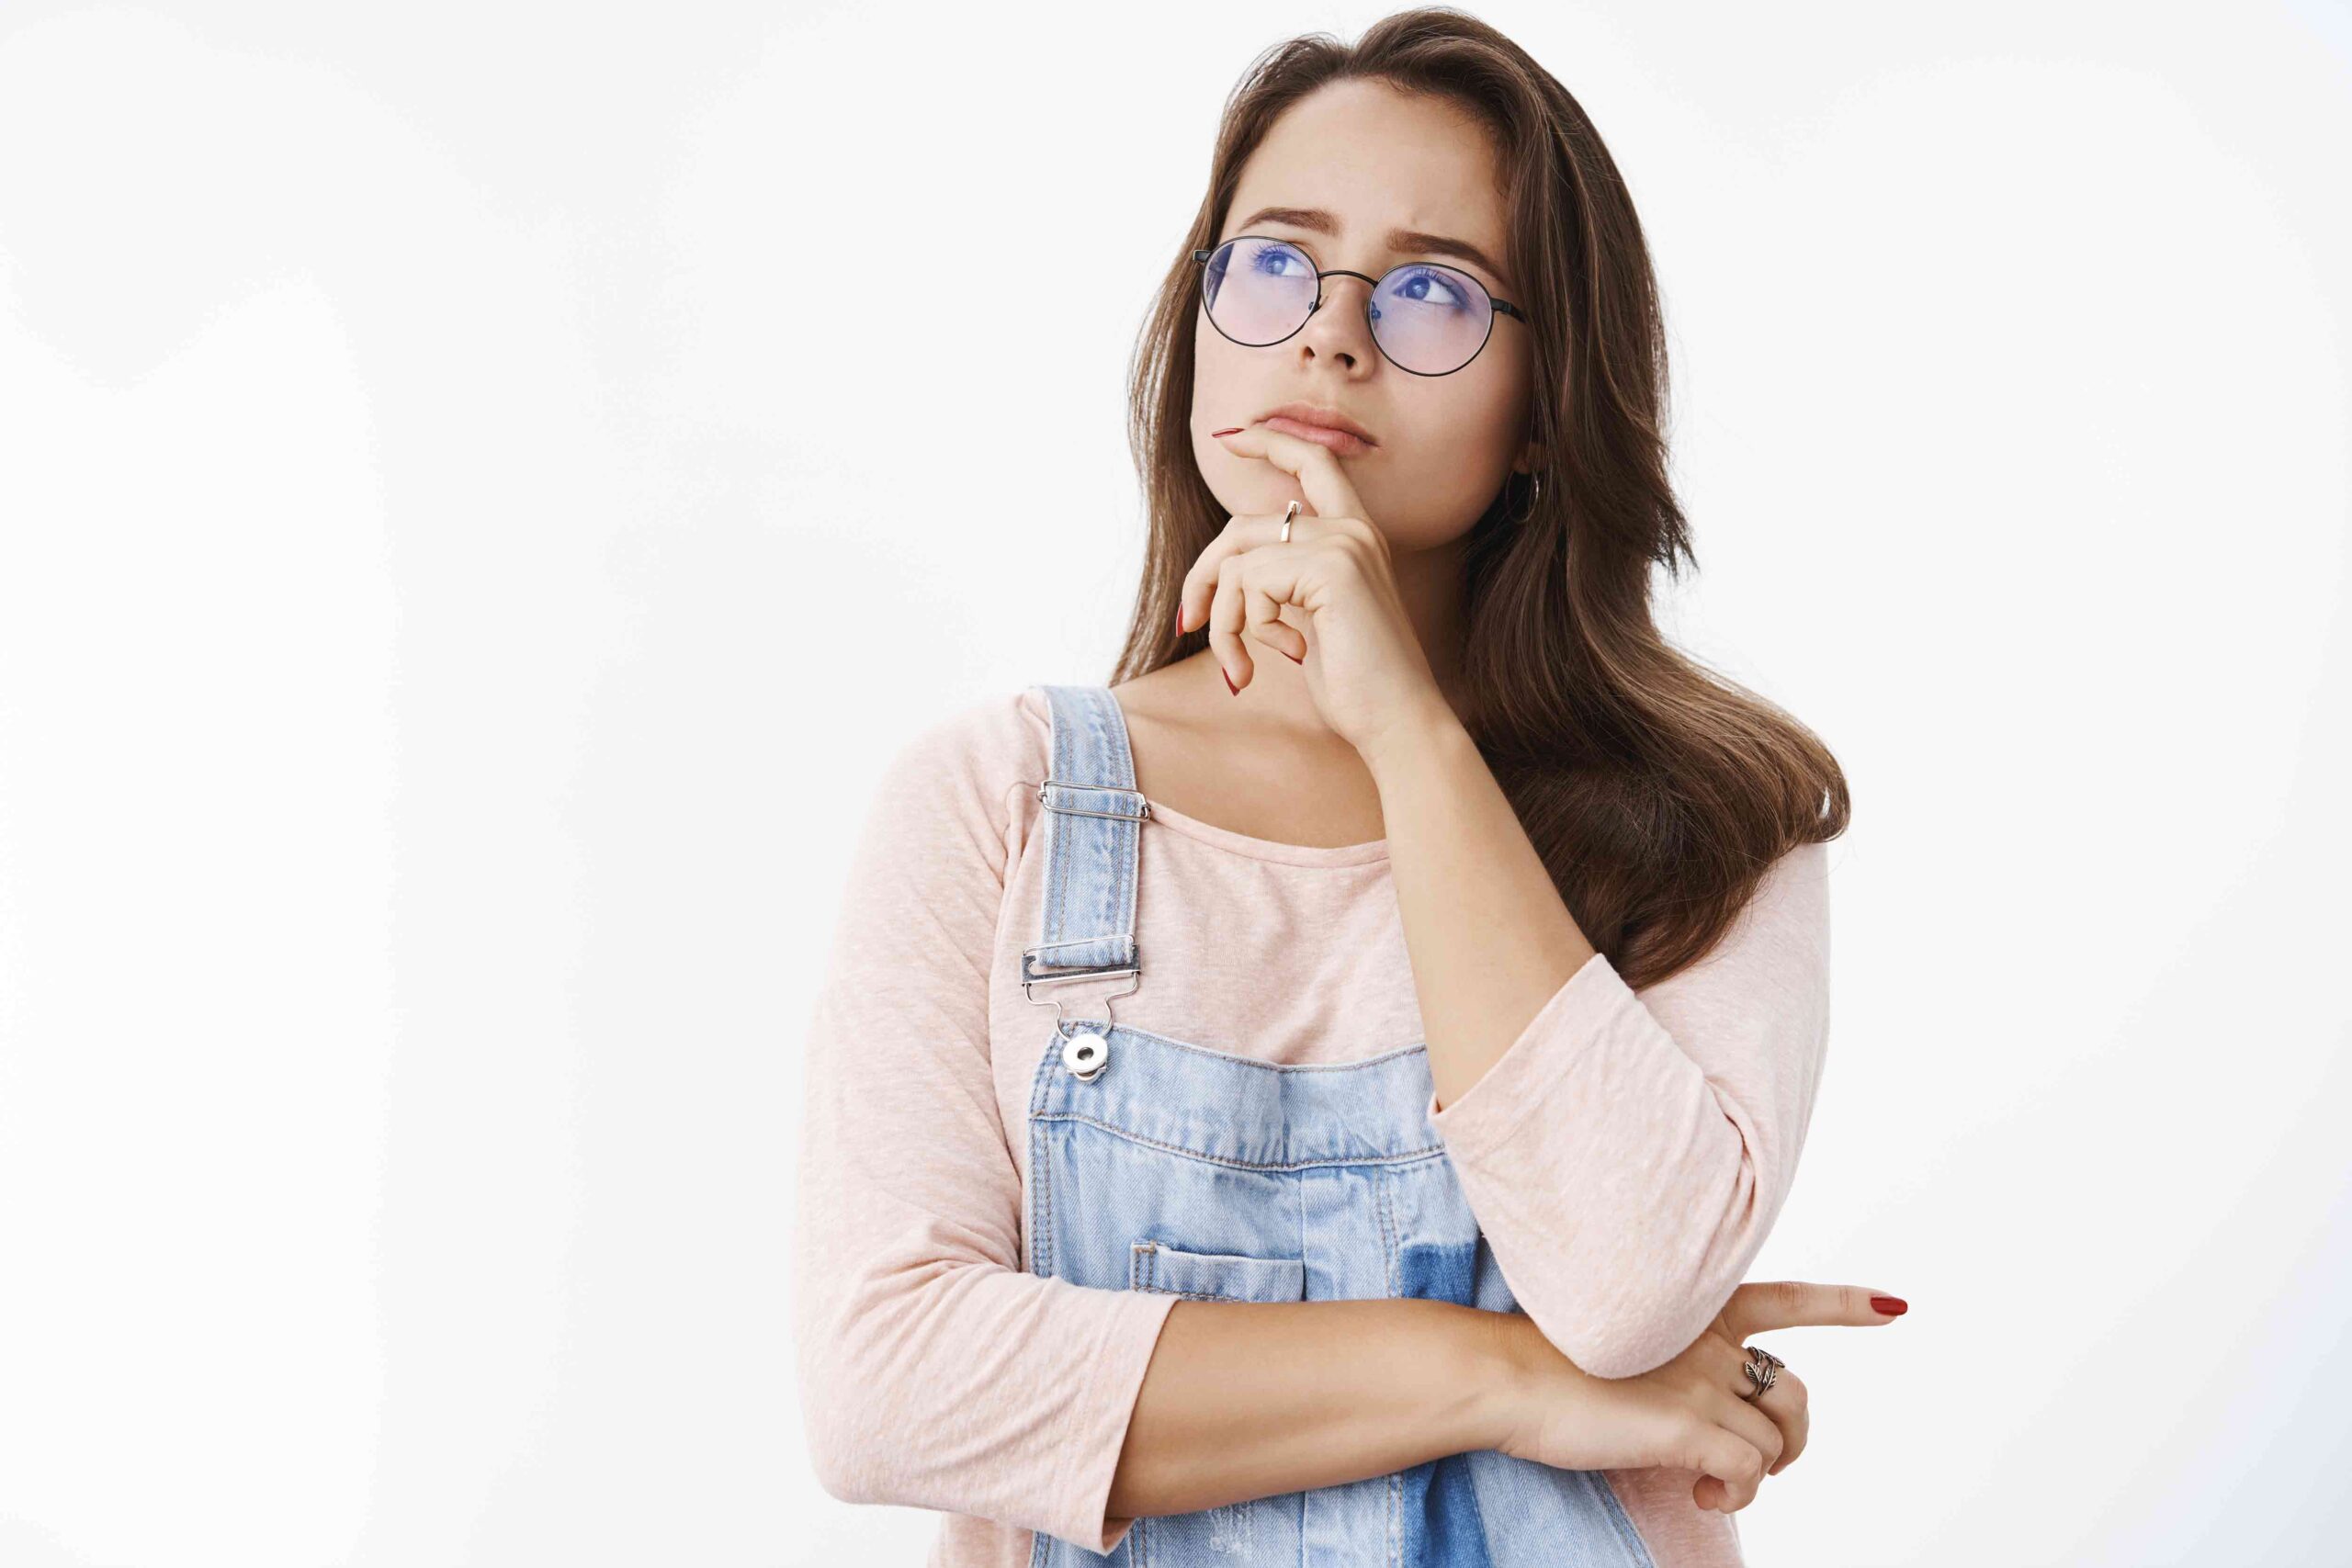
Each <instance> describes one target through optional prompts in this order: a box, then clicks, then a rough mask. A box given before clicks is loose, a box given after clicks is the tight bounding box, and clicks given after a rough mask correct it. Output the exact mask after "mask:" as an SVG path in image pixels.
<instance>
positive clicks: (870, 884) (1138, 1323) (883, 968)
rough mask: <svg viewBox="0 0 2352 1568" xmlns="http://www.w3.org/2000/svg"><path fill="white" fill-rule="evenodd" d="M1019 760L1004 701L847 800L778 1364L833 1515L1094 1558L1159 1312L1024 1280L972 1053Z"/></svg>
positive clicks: (1163, 1300)
mask: <svg viewBox="0 0 2352 1568" xmlns="http://www.w3.org/2000/svg"><path fill="white" fill-rule="evenodd" d="M1022 739H1023V731H1022V729H1021V728H1020V724H1019V716H1018V715H1017V714H1016V713H1015V712H1014V710H1013V707H1012V703H1011V702H1010V701H1007V702H1005V703H1003V704H1002V705H996V706H987V707H976V708H973V709H967V710H966V711H965V712H963V713H961V714H957V715H956V716H951V717H950V718H948V719H946V720H943V721H940V722H938V723H936V724H934V725H933V727H932V728H929V729H928V730H927V731H925V732H924V733H922V735H920V736H918V737H917V738H916V739H914V740H913V741H911V742H910V743H909V744H907V745H906V746H905V747H904V748H903V749H902V750H900V751H899V754H898V755H897V756H896V757H895V758H893V759H892V760H891V761H890V762H889V763H888V766H887V768H886V769H885V771H884V773H883V776H882V778H881V780H880V782H879V784H878V789H877V793H876V795H874V796H873V797H872V798H871V800H870V803H869V807H868V812H867V815H866V818H865V824H864V827H863V829H862V833H861V836H860V838H859V840H858V843H857V845H856V847H855V849H854V852H853V855H852V865H851V871H850V875H849V884H848V887H847V890H846V894H845V897H844V900H843V904H842V909H841V913H840V915H839V919H838V924H837V927H836V930H835V933H834V939H833V945H832V950H831V958H830V960H829V963H828V967H827V969H826V971H825V973H824V976H823V977H822V981H821V984H820V990H819V993H818V996H817V998H816V1002H815V1007H814V1010H813V1016H812V1018H811V1020H810V1023H809V1032H808V1042H807V1056H806V1061H805V1067H804V1075H803V1093H804V1099H803V1121H802V1127H801V1139H800V1146H799V1152H798V1162H797V1179H798V1188H797V1200H796V1231H795V1237H794V1247H793V1319H794V1343H795V1355H796V1360H797V1369H798V1374H799V1382H800V1401H801V1411H802V1421H803V1425H804V1428H805V1430H806V1433H807V1436H808V1439H809V1456H810V1461H811V1463H812V1465H813V1466H814V1468H815V1469H816V1471H817V1472H818V1478H819V1480H820V1483H822V1484H823V1486H824V1488H825V1490H826V1491H827V1492H829V1493H831V1495H833V1496H835V1497H838V1498H841V1499H842V1500H843V1501H846V1502H853V1503H888V1504H899V1505H903V1506H913V1507H922V1508H931V1509H937V1510H941V1511H944V1512H949V1513H956V1514H965V1515H976V1516H978V1517H984V1518H989V1519H994V1520H998V1521H1001V1522H1003V1523H1007V1524H1012V1525H1015V1526H1023V1527H1026V1528H1028V1529H1033V1530H1037V1531H1041V1532H1043V1533H1045V1534H1046V1535H1050V1536H1054V1537H1056V1538H1057V1539H1059V1540H1064V1541H1067V1542H1069V1543H1070V1544H1071V1545H1073V1546H1078V1547H1082V1548H1084V1549H1085V1550H1087V1551H1097V1552H1107V1551H1111V1550H1112V1548H1114V1546H1116V1545H1117V1544H1118V1543H1119V1541H1120V1540H1122V1539H1123V1538H1124V1537H1125V1535H1126V1533H1127V1531H1128V1529H1129V1528H1130V1527H1131V1525H1132V1524H1133V1522H1134V1521H1133V1520H1132V1519H1130V1518H1126V1517H1113V1516H1111V1515H1110V1514H1109V1512H1108V1505H1109V1497H1110V1490H1111V1482H1112V1477H1113V1474H1114V1472H1115V1470H1116V1468H1117V1464H1118V1459H1119V1453H1120V1449H1121V1446H1122V1444H1123V1443H1124V1442H1125V1437H1126V1430H1127V1424H1128V1418H1129V1416H1130V1415H1131V1414H1132V1412H1133V1409H1134V1405H1135V1399H1136V1393H1137V1391H1138V1390H1139V1389H1140V1387H1141V1386H1142V1382H1143V1376H1144V1371H1145V1369H1146V1368H1147V1366H1148V1364H1149V1362H1150V1359H1151V1354H1152V1350H1153V1348H1154V1346H1155V1344H1156V1343H1157V1341H1158V1338H1159V1330H1160V1327H1161V1325H1162V1324H1163V1322H1164V1321H1165V1319H1166V1317H1167V1314H1168V1312H1169V1310H1170V1308H1171V1307H1172V1306H1173V1305H1174V1304H1175V1303H1176V1299H1177V1298H1176V1297H1174V1296H1170V1295H1159V1294H1154V1293H1150V1292H1127V1291H1110V1290H1098V1289H1091V1288H1087V1287H1082V1286H1079V1285H1075V1284H1072V1283H1070V1282H1069V1281H1068V1280H1059V1279H1055V1278H1051V1277H1048V1276H1042V1275H1034V1274H1030V1273H1028V1272H1026V1271H1025V1270H1024V1269H1023V1253H1022V1235H1021V1225H1020V1216H1021V1186H1020V1175H1019V1170H1018V1168H1017V1167H1016V1165H1015V1164H1014V1161H1013V1157H1012V1149H1011V1146H1010V1145H1008V1143H1007V1142H1006V1137H1005V1129H1004V1125H1003V1120H1004V1119H1003V1116H1002V1115H1001V1112H1000V1111H999V1109H998V1103H997V1099H996V1093H995V1089H994V1080H993V1075H992V1072H991V1068H990V1066H989V975H990V964H991V961H992V955H993V952H994V948H995V943H996V935H997V926H998V921H999V918H1000V914H1001V906H1002V903H1003V896H1004V886H1005V861H1006V846H1007V843H1008V841H1009V829H1008V823H1009V820H1010V812H1009V809H1008V806H1009V801H1010V799H1011V792H1012V790H1013V789H1015V788H1016V787H1019V786H1018V781H1019V780H1020V779H1021V778H1022V777H1023V764H1024V761H1025V759H1024V758H1023V756H1022V754H1021V753H1020V750H1019V747H1020V745H1021V743H1022ZM1040 751H1041V753H1042V747H1040ZM1038 761H1039V762H1042V754H1041V756H1040V758H1039V759H1038ZM1030 776H1033V777H1034V776H1038V775H1035V774H1032V775H1030Z"/></svg>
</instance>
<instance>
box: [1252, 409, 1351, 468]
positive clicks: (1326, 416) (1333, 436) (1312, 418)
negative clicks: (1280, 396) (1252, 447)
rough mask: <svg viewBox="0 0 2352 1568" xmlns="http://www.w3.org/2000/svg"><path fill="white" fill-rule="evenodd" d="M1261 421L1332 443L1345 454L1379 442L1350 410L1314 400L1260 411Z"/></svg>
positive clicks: (1320, 442)
mask: <svg viewBox="0 0 2352 1568" xmlns="http://www.w3.org/2000/svg"><path fill="white" fill-rule="evenodd" d="M1258 423H1260V424H1262V425H1264V426H1265V427H1266V428H1267V429H1269V430H1279V431H1281V432H1282V433H1283V434H1285V435H1295V436H1297V437H1299V438H1300V439H1301V440H1304V441H1312V442H1314V443H1315V444H1316V445H1317V446H1328V447H1329V448H1330V449H1331V450H1332V451H1334V452H1337V453H1339V454H1340V455H1341V456H1343V457H1352V456H1355V455H1357V454H1360V453H1363V452H1369V451H1371V450H1372V449H1373V448H1374V446H1378V445H1379V443H1378V442H1377V441H1374V439H1373V436H1372V432H1370V431H1369V430H1366V429H1365V428H1364V427H1363V425H1361V424H1358V423H1356V422H1355V421H1354V420H1351V419H1350V418H1349V417H1348V416H1347V415H1346V414H1343V413H1341V412H1340V411H1339V410H1337V409H1327V408H1322V407H1318V406H1317V405H1316V404H1314V403H1284V404H1283V406H1282V407H1280V408H1278V409H1271V410H1269V411H1268V412H1265V413H1263V414H1261V415H1259V417H1258Z"/></svg>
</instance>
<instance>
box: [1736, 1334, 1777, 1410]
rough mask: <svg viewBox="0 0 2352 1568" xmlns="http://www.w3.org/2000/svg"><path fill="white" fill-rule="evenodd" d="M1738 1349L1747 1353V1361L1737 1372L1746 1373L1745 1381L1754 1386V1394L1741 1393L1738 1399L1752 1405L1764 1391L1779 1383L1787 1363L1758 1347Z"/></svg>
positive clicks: (1749, 1346) (1750, 1346) (1761, 1396)
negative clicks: (1782, 1369)
mask: <svg viewBox="0 0 2352 1568" xmlns="http://www.w3.org/2000/svg"><path fill="white" fill-rule="evenodd" d="M1740 1348H1741V1349H1743V1350H1745V1351H1747V1354H1748V1357H1749V1359H1747V1360H1745V1361H1742V1362H1741V1363H1740V1366H1739V1370H1740V1371H1743V1372H1746V1373H1747V1381H1748V1382H1752V1383H1754V1384H1755V1385H1756V1392H1755V1393H1743V1394H1741V1395H1740V1397H1741V1398H1742V1399H1745V1400H1747V1401H1748V1402H1750V1403H1751V1404H1752V1403H1754V1402H1755V1401H1757V1400H1759V1399H1761V1398H1763V1397H1764V1395H1765V1393H1766V1391H1768V1390H1769V1389H1770V1388H1771V1386H1772V1385H1773V1384H1774V1383H1776V1382H1780V1380H1781V1368H1782V1367H1785V1366H1787V1365H1788V1363H1787V1362H1786V1361H1783V1360H1782V1359H1781V1358H1780V1357H1778V1356H1775V1355H1774V1354H1772V1352H1771V1351H1770V1350H1767V1349H1764V1348H1761V1347H1760V1346H1756V1345H1743V1346H1741V1347H1740Z"/></svg>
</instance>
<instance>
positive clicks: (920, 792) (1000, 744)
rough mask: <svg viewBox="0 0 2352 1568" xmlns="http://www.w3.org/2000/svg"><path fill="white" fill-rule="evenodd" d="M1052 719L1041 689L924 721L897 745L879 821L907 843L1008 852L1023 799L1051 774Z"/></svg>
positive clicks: (881, 792) (883, 779) (878, 803)
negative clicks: (954, 842) (948, 841)
mask: <svg viewBox="0 0 2352 1568" xmlns="http://www.w3.org/2000/svg"><path fill="white" fill-rule="evenodd" d="M1051 739H1052V719H1051V716H1050V714H1049V711H1048V709H1047V708H1046V700H1045V697H1044V695H1043V694H1042V693H1041V692H1039V690H1038V689H1037V688H1036V687H1035V686H1023V687H1019V688H1016V689H1013V690H1009V691H1001V692H995V693H991V694H989V695H988V696H986V697H982V698H978V699H977V700H974V701H970V702H966V703H963V704H961V705H957V706H955V707H952V708H949V709H948V710H946V711H945V712H944V713H940V714H936V715H934V716H932V717H930V718H929V719H926V720H923V721H921V722H919V723H918V724H917V725H916V726H915V728H913V729H912V730H910V731H908V732H905V733H903V734H902V735H901V736H900V737H899V739H898V740H897V741H896V743H895V744H894V745H893V746H892V747H891V748H890V752H889V755H888V761H885V763H884V764H883V766H882V769H881V771H880V773H879V775H878V777H876V780H875V784H874V788H875V800H874V803H873V807H874V809H873V816H874V817H875V818H878V819H882V820H885V821H887V822H888V823H889V824H891V826H892V829H893V830H894V831H895V832H896V833H898V834H899V835H900V836H903V837H905V838H907V839H910V840H916V841H921V842H930V843H934V844H935V843H936V842H937V841H938V840H939V839H941V838H942V837H943V836H944V837H952V838H955V839H958V840H966V841H968V842H971V843H974V844H978V845H986V846H989V847H991V848H992V849H993V850H998V851H1001V849H1002V848H1003V846H1004V845H1005V843H1006V841H1007V838H1008V834H1009V833H1010V832H1011V831H1012V829H1013V827H1014V824H1015V823H1017V822H1018V821H1019V820H1020V819H1021V810H1020V801H1021V799H1022V796H1023V795H1024V794H1027V795H1034V794H1035V792H1036V788H1037V784H1038V783H1039V782H1040V781H1041V780H1042V779H1043V778H1044V777H1045V768H1046V756H1047V753H1048V750H1049V749H1050V744H1051Z"/></svg>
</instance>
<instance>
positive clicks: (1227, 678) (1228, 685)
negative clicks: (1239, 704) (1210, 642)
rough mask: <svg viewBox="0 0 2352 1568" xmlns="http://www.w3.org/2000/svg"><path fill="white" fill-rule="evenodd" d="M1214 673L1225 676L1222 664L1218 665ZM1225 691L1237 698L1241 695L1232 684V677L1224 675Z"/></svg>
mask: <svg viewBox="0 0 2352 1568" xmlns="http://www.w3.org/2000/svg"><path fill="white" fill-rule="evenodd" d="M1216 672H1217V673H1218V674H1220V675H1225V666H1224V665H1222V664H1220V665H1218V666H1217V667H1216ZM1225 689H1226V690H1227V691H1228V692H1231V693H1232V694H1234V695H1235V696H1237V697H1238V696H1239V695H1240V694H1241V688H1240V687H1238V686H1237V685H1235V684H1234V683H1233V677H1232V676H1230V675H1225Z"/></svg>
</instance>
